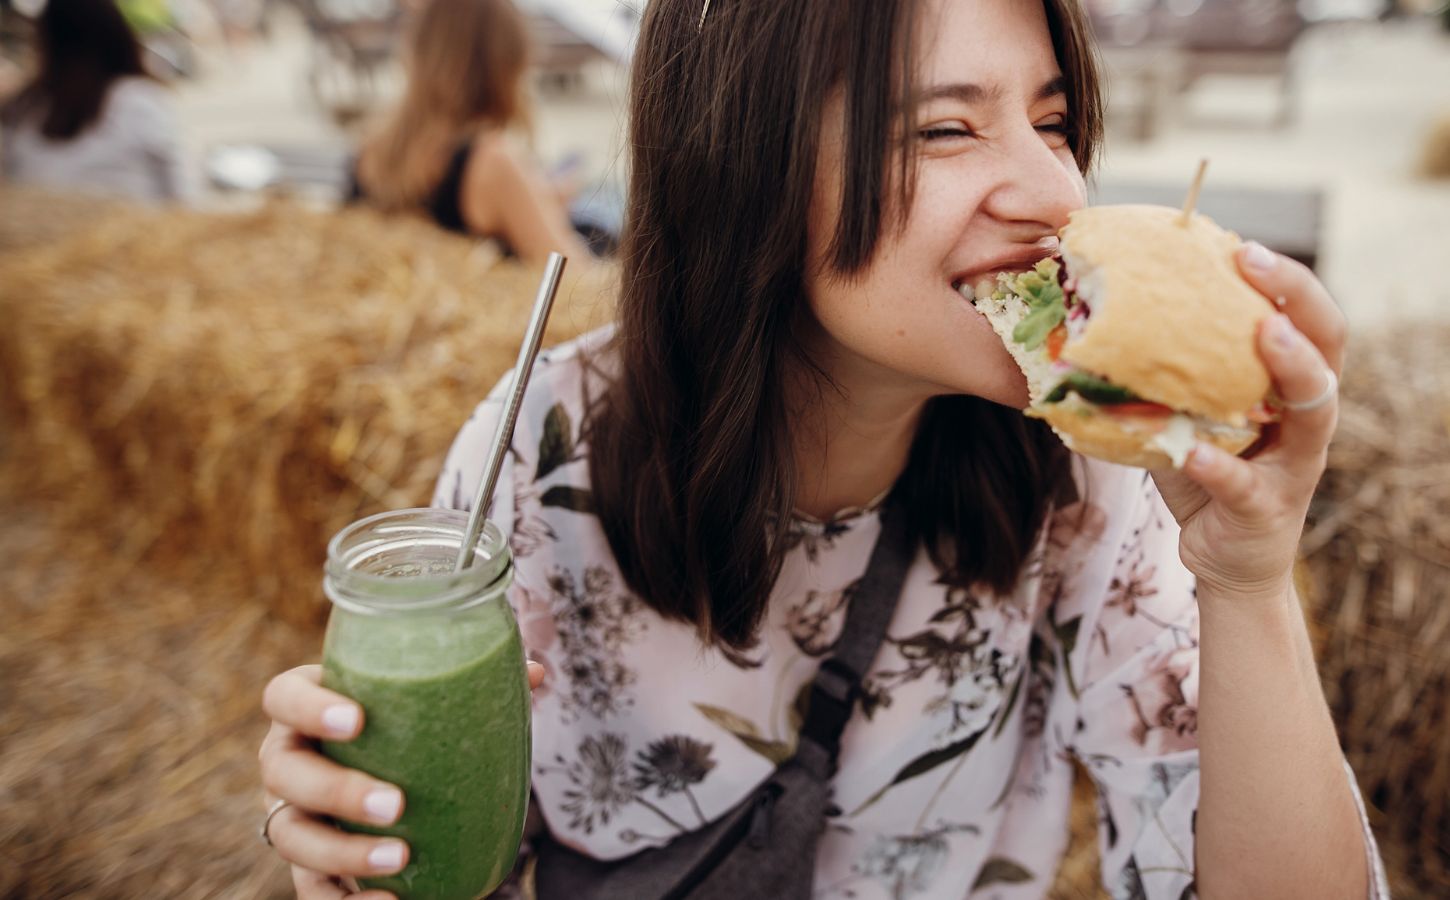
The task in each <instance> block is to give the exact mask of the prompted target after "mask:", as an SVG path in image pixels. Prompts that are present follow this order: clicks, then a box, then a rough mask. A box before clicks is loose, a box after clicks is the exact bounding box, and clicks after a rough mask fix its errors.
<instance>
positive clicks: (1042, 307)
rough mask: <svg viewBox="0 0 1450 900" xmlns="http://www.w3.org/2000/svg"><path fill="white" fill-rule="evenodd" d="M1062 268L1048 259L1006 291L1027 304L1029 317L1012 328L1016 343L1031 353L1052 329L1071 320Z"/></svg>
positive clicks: (1020, 277)
mask: <svg viewBox="0 0 1450 900" xmlns="http://www.w3.org/2000/svg"><path fill="white" fill-rule="evenodd" d="M1061 269H1062V266H1061V265H1060V264H1059V263H1058V262H1057V260H1055V259H1044V260H1042V261H1041V262H1039V263H1038V264H1037V265H1036V266H1035V267H1034V268H1033V269H1032V271H1030V272H1023V273H1022V274H1021V275H1018V276H1016V277H1014V278H1011V279H1010V280H1008V281H1007V284H1006V288H1007V289H1008V290H1009V291H1011V292H1012V293H1014V294H1016V295H1017V296H1018V297H1021V298H1022V301H1023V302H1024V303H1026V304H1027V310H1028V312H1027V315H1026V316H1024V317H1023V319H1022V321H1021V322H1018V323H1017V326H1016V327H1015V328H1013V329H1012V340H1014V341H1016V342H1017V343H1019V344H1021V345H1023V346H1024V347H1026V348H1027V349H1028V350H1036V349H1037V348H1038V347H1041V346H1042V345H1043V343H1044V342H1046V340H1047V336H1048V335H1049V334H1051V333H1052V330H1053V329H1054V328H1056V327H1057V326H1059V325H1061V324H1062V323H1063V322H1065V321H1067V298H1066V296H1064V295H1063V292H1062V285H1060V284H1058V282H1057V275H1058V272H1059V271H1061Z"/></svg>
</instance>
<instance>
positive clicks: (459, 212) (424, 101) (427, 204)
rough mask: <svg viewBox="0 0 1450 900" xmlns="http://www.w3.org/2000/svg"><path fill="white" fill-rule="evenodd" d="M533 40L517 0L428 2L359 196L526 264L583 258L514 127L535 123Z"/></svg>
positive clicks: (361, 171)
mask: <svg viewBox="0 0 1450 900" xmlns="http://www.w3.org/2000/svg"><path fill="white" fill-rule="evenodd" d="M527 48H528V36H527V34H526V32H525V29H524V22H523V19H522V17H521V16H520V15H519V12H518V10H517V9H515V8H514V6H513V4H512V3H511V2H510V0H432V2H431V3H429V4H428V6H427V8H426V9H424V11H423V12H422V14H421V15H420V16H419V17H418V20H417V22H416V23H415V24H414V27H413V31H412V37H411V40H410V42H409V47H408V55H407V67H408V84H407V88H406V90H405V92H404V95H403V99H402V101H401V102H400V103H399V105H398V108H397V109H396V110H395V111H394V112H393V115H392V117H391V119H390V120H389V121H388V122H387V123H386V124H385V125H384V126H383V127H382V129H381V130H380V131H378V133H377V134H375V135H374V136H373V137H372V138H371V139H370V140H368V141H367V142H366V143H365V144H364V145H363V148H362V151H361V153H360V154H359V157H358V162H357V172H356V184H355V191H354V193H355V195H356V196H357V197H360V198H365V199H366V200H368V201H369V202H370V203H372V204H373V205H375V206H378V207H380V208H382V209H385V210H393V211H404V210H422V211H425V212H426V213H427V214H428V215H429V216H431V217H432V218H433V220H434V221H436V222H437V223H438V224H439V225H441V226H443V227H444V228H447V229H450V230H452V231H459V232H463V233H465V234H475V235H479V236H483V237H491V238H497V239H498V240H500V241H501V242H502V243H503V244H504V246H505V247H506V248H507V249H508V250H509V251H511V252H512V253H515V254H517V255H518V256H520V257H522V258H524V259H525V260H528V261H539V260H543V259H545V258H547V257H548V255H549V253H550V252H551V251H555V250H557V251H559V252H561V253H563V254H565V255H566V256H569V257H571V258H573V259H577V260H580V261H583V260H584V259H587V258H588V255H589V254H588V249H587V248H586V247H585V245H584V243H583V241H582V240H581V239H580V238H579V236H578V235H577V234H575V232H574V231H573V229H572V228H571V227H570V225H569V218H568V215H567V212H566V210H565V206H564V203H563V202H561V197H560V196H559V192H558V191H557V190H556V189H555V188H553V187H552V186H551V185H550V184H549V182H548V180H547V179H546V178H545V177H544V176H543V175H542V174H541V173H540V172H539V171H538V169H537V167H536V166H535V165H534V164H533V163H532V162H531V161H530V160H529V159H528V158H527V157H526V156H524V155H523V154H521V153H519V152H518V151H516V150H515V149H514V148H513V147H511V146H510V145H509V141H508V137H507V135H506V131H507V130H508V129H509V128H510V127H512V126H516V125H527V123H528V105H527V102H526V99H525V96H524V71H525V67H526V65H527V62H528V60H527Z"/></svg>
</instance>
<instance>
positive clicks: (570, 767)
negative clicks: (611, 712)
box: [539, 734, 636, 834]
mask: <svg viewBox="0 0 1450 900" xmlns="http://www.w3.org/2000/svg"><path fill="white" fill-rule="evenodd" d="M627 752H628V747H627V746H626V745H625V743H624V738H623V737H621V736H620V735H618V734H605V735H602V736H600V737H597V738H596V737H592V736H591V737H586V738H585V739H584V741H583V743H581V744H580V745H579V755H578V758H577V759H576V760H574V761H573V762H566V761H565V760H564V758H563V757H562V756H555V757H554V761H555V762H557V763H558V764H559V766H560V767H561V768H562V770H563V772H564V775H565V777H566V778H568V779H569V784H570V787H568V788H566V789H565V790H564V802H563V804H561V807H562V809H563V810H564V812H566V813H568V814H569V815H570V817H571V818H570V820H569V827H570V828H576V829H582V830H583V831H584V833H585V834H592V833H593V832H594V829H595V828H596V827H598V826H603V825H608V824H609V822H610V820H611V819H613V818H614V817H615V816H617V815H618V814H619V812H620V810H622V809H624V808H625V807H626V806H628V805H629V804H630V803H633V802H634V799H635V794H636V791H635V787H634V779H633V778H632V777H631V776H630V773H629V766H628V764H627V763H626V762H625V756H626V754H627ZM549 772H550V769H549V768H547V767H540V769H539V774H541V775H546V774H548V773H549Z"/></svg>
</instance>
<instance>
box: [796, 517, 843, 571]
mask: <svg viewBox="0 0 1450 900" xmlns="http://www.w3.org/2000/svg"><path fill="white" fill-rule="evenodd" d="M853 515H854V514H853ZM847 518H848V517H846V516H842V517H840V518H835V519H832V520H830V521H829V522H822V523H820V524H816V523H814V522H802V521H800V520H792V521H791V523H790V526H789V529H788V530H787V531H786V533H785V549H786V552H787V553H789V552H791V551H792V550H795V549H796V548H797V547H799V548H801V549H802V550H803V551H805V554H806V559H808V560H810V561H811V562H818V561H819V560H820V557H821V554H822V553H823V552H825V551H829V550H831V549H833V548H834V547H835V546H836V541H837V540H838V539H839V538H840V537H841V536H842V535H844V534H846V533H847V532H849V531H850V530H851V526H850V525H849V524H848V523H847V522H846V519H847Z"/></svg>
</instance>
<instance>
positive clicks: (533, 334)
mask: <svg viewBox="0 0 1450 900" xmlns="http://www.w3.org/2000/svg"><path fill="white" fill-rule="evenodd" d="M566 262H568V260H567V259H566V258H564V257H563V256H560V255H559V254H557V253H550V254H549V262H548V263H547V265H545V266H544V278H543V280H542V281H540V282H539V293H538V295H537V296H536V297H535V298H534V313H533V317H532V318H530V319H529V330H528V331H527V332H526V333H525V334H524V342H523V345H522V346H520V347H519V361H518V363H517V364H516V365H515V366H514V373H513V383H512V384H511V385H510V386H509V394H508V404H507V405H506V406H505V407H504V411H503V418H501V419H499V423H498V428H497V429H496V430H495V431H494V433H493V446H492V447H490V448H489V451H488V462H487V463H486V464H485V465H484V468H483V478H482V479H481V480H480V481H479V483H478V491H477V493H475V494H474V495H473V506H471V507H469V513H468V527H467V528H466V529H464V532H463V546H461V547H459V548H458V563H457V565H455V566H454V569H453V571H455V572H462V571H463V570H464V569H466V568H468V567H469V566H470V565H472V564H473V545H474V544H475V543H477V542H478V533H479V532H480V531H482V530H483V516H484V512H485V510H487V509H488V505H489V503H491V502H492V501H493V491H494V488H495V487H497V485H498V473H499V470H500V469H501V468H502V467H503V455H504V453H506V452H508V446H509V443H510V442H511V441H512V440H513V438H514V425H515V423H517V422H518V418H519V406H520V405H522V404H523V401H524V390H525V389H527V388H528V386H529V376H530V375H532V374H533V372H534V360H535V359H536V358H537V357H538V355H539V342H540V341H542V340H543V339H544V326H545V325H547V324H548V322H549V312H550V310H552V309H553V308H554V296H555V295H556V294H557V293H559V279H560V277H562V276H563V274H564V264H565V263H566Z"/></svg>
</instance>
